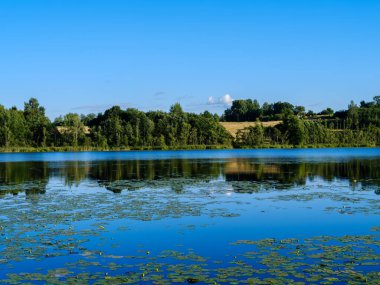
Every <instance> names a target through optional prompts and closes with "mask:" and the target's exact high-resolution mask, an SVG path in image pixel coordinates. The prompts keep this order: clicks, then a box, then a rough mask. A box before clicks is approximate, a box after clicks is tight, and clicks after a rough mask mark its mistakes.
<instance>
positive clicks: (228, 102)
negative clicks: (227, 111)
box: [219, 94, 234, 106]
mask: <svg viewBox="0 0 380 285" xmlns="http://www.w3.org/2000/svg"><path fill="white" fill-rule="evenodd" d="M219 100H220V102H222V103H223V104H224V105H227V106H231V105H232V101H233V100H234V99H232V97H231V95H230V94H226V95H224V96H222V98H220V99H219Z"/></svg>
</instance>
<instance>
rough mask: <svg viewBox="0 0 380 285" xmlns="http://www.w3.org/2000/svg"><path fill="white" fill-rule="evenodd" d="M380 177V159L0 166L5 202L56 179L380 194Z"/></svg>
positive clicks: (116, 185)
mask: <svg viewBox="0 0 380 285" xmlns="http://www.w3.org/2000/svg"><path fill="white" fill-rule="evenodd" d="M379 177H380V159H351V160H348V161H344V162H334V161H331V162H329V161H327V162H323V163H322V162H315V161H314V162H307V161H306V162H299V161H298V162H294V161H293V162H292V161H274V160H273V161H270V160H261V161H260V160H257V159H251V158H250V159H243V158H237V159H217V160H205V159H193V160H192V159H171V160H169V159H167V160H116V161H115V160H107V161H67V162H3V163H0V197H1V196H4V195H6V194H13V195H17V194H18V193H19V192H25V193H26V194H27V195H30V194H41V193H44V192H45V191H46V186H47V184H48V183H49V180H50V179H52V178H59V179H61V180H62V181H63V182H64V184H65V185H66V186H68V187H73V186H79V185H80V184H81V183H82V182H83V181H90V182H91V183H97V184H98V185H99V186H100V187H104V188H106V189H108V190H110V191H113V192H114V193H120V192H121V191H122V190H124V189H129V190H136V189H140V188H143V187H147V186H150V187H152V186H154V185H158V186H159V187H165V186H167V187H171V188H172V190H174V191H175V192H181V191H182V189H183V187H184V186H186V185H190V184H194V183H197V182H208V181H210V180H215V179H222V180H224V181H227V182H229V183H231V185H232V187H233V190H234V191H235V192H242V191H243V192H246V191H251V192H254V191H255V187H256V188H257V187H267V188H276V189H287V188H291V187H294V186H295V185H298V186H299V185H305V184H306V183H307V181H308V180H309V181H310V180H314V179H316V178H321V179H323V180H324V181H326V182H333V181H335V180H347V181H349V183H350V185H351V186H352V187H356V186H358V185H360V187H367V186H369V187H375V192H376V194H380V191H379V186H380V179H379ZM239 181H247V182H252V183H253V184H254V187H250V190H247V189H246V188H245V189H241V187H239V185H238V183H236V182H239ZM154 182H156V184H154ZM158 182H159V183H158ZM157 183H158V184H157Z"/></svg>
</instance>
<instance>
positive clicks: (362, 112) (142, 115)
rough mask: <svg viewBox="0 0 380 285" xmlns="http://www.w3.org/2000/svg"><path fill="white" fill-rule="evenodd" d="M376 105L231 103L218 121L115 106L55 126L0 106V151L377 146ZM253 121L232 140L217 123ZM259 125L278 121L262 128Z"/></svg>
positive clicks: (379, 121)
mask: <svg viewBox="0 0 380 285" xmlns="http://www.w3.org/2000/svg"><path fill="white" fill-rule="evenodd" d="M379 98H380V97H379V96H376V97H374V100H373V102H364V101H362V102H360V106H357V105H356V104H355V103H354V102H351V103H350V105H349V106H348V109H347V110H342V111H338V112H335V113H333V110H332V109H331V108H326V109H325V110H323V111H322V112H320V113H318V114H319V115H316V114H315V113H314V112H310V111H309V112H308V113H307V114H305V108H304V107H303V106H293V105H292V104H290V103H287V102H276V103H274V104H269V103H264V104H263V105H262V107H260V105H259V103H258V102H257V101H256V100H250V99H248V100H236V101H234V102H233V105H232V107H231V108H229V109H227V110H226V111H225V113H224V115H223V116H222V118H219V116H218V115H217V114H211V113H210V112H208V111H205V112H203V113H201V114H194V113H187V112H184V111H183V109H182V107H181V105H180V104H179V103H176V104H174V105H173V106H171V107H170V110H169V112H163V111H150V112H142V111H139V110H137V109H133V108H129V109H126V110H122V109H121V108H120V107H118V106H114V107H112V108H110V109H108V110H106V111H105V112H104V113H100V114H98V115H95V114H89V115H78V114H73V113H69V114H66V115H64V116H61V117H58V118H56V119H55V120H54V122H53V123H51V122H50V120H49V119H48V118H47V117H46V116H45V109H44V108H43V107H42V106H40V104H39V102H38V100H37V99H35V98H31V99H30V100H29V101H28V102H26V103H25V105H24V110H17V108H15V107H12V108H10V109H7V108H5V107H4V106H2V105H0V148H1V149H2V150H3V151H4V150H9V151H31V150H36V149H38V150H41V151H44V150H46V151H48V150H66V149H67V150H76V149H77V150H79V149H81V150H90V149H94V150H108V149H110V150H118V149H193V148H197V149H203V148H228V147H231V146H232V145H234V146H235V147H289V146H293V147H295V146H297V147H298V146H307V147H316V146H317V147H320V146H379V145H380V99H379ZM220 119H221V120H231V121H240V120H252V119H254V120H257V124H256V125H255V126H252V127H249V128H246V129H243V130H240V131H239V132H238V133H237V135H236V139H233V137H232V136H231V135H230V134H229V133H228V132H227V131H226V129H225V128H224V127H223V126H222V125H221V124H220V123H219V120H220ZM259 119H261V121H265V120H269V119H276V120H278V119H281V120H282V123H280V124H277V125H275V126H268V127H264V126H263V124H262V123H260V121H259Z"/></svg>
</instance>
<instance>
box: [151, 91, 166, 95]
mask: <svg viewBox="0 0 380 285" xmlns="http://www.w3.org/2000/svg"><path fill="white" fill-rule="evenodd" d="M165 94H166V92H165V91H157V92H156V93H154V96H162V95H165Z"/></svg>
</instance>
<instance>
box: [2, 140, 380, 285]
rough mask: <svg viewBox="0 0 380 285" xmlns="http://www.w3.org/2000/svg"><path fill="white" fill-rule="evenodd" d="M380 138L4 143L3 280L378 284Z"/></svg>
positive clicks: (120, 282)
mask: <svg viewBox="0 0 380 285" xmlns="http://www.w3.org/2000/svg"><path fill="white" fill-rule="evenodd" d="M379 215H380V149H379V148H368V149H367V148H353V149H349V148H342V149H291V150H209V151H208V150H203V151H141V152H83V153H32V154H0V252H1V253H0V283H1V284H173V283H174V284H176V283H177V284H380V283H379V281H378V280H379V279H380V238H379V236H380V219H379Z"/></svg>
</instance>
